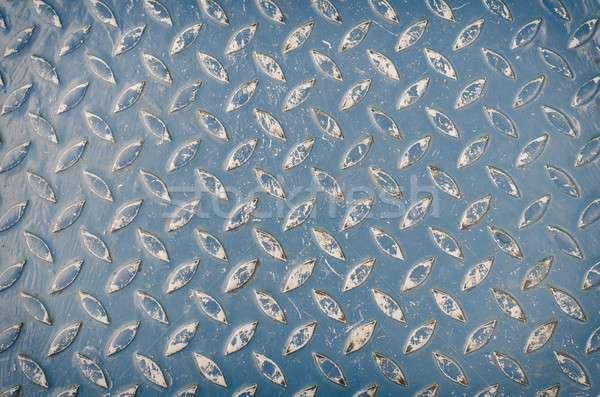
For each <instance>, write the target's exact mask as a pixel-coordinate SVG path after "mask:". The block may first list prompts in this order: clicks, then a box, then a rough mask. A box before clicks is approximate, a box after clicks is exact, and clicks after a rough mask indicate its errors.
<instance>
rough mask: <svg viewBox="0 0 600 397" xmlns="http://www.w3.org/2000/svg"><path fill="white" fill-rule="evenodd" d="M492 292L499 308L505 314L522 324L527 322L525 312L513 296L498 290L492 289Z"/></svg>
mask: <svg viewBox="0 0 600 397" xmlns="http://www.w3.org/2000/svg"><path fill="white" fill-rule="evenodd" d="M491 291H492V295H493V296H494V299H495V300H496V303H497V304H498V307H499V308H500V310H502V311H503V312H504V314H506V315H507V316H508V317H511V318H514V319H515V320H519V321H522V322H525V321H526V320H527V319H526V317H525V312H524V311H523V309H522V308H521V306H520V305H519V303H518V302H517V300H516V299H515V298H514V297H513V296H512V295H510V294H508V293H507V292H504V291H500V290H499V289H496V288H491Z"/></svg>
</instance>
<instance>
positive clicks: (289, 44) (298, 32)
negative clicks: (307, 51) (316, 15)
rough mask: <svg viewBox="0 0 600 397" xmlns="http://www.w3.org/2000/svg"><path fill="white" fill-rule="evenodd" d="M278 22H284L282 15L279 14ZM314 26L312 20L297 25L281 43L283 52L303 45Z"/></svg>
mask: <svg viewBox="0 0 600 397" xmlns="http://www.w3.org/2000/svg"><path fill="white" fill-rule="evenodd" d="M273 4H274V3H273ZM278 22H280V23H285V22H284V20H283V15H281V18H280V19H279V20H278ZM314 26H315V23H314V22H308V23H305V24H304V25H301V26H298V27H297V28H296V29H295V30H294V31H293V32H292V33H290V35H289V36H288V37H287V39H286V40H285V42H284V43H283V53H284V54H285V53H287V52H290V51H293V50H295V49H297V48H300V47H301V46H302V45H304V43H306V41H307V40H308V38H309V37H310V34H311V33H312V29H313V27H314Z"/></svg>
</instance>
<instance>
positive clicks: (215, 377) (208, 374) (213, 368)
mask: <svg viewBox="0 0 600 397" xmlns="http://www.w3.org/2000/svg"><path fill="white" fill-rule="evenodd" d="M206 1H210V0H205V2H206ZM194 358H195V359H196V365H197V366H198V370H199V371H200V374H201V375H202V376H204V377H205V378H206V379H208V380H209V381H211V382H212V383H214V384H215V385H218V386H222V387H227V382H225V376H224V375H223V372H222V371H221V368H219V366H218V365H217V364H216V363H215V362H214V361H213V360H211V359H210V358H208V357H206V356H203V355H202V354H199V353H194Z"/></svg>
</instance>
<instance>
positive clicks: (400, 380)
mask: <svg viewBox="0 0 600 397" xmlns="http://www.w3.org/2000/svg"><path fill="white" fill-rule="evenodd" d="M373 359H375V365H377V368H379V370H380V371H381V373H382V374H383V375H384V376H385V377H386V378H388V380H389V381H390V382H393V383H396V384H398V385H400V386H404V387H408V382H407V381H406V377H405V376H404V373H403V372H402V369H401V368H400V366H399V365H398V364H397V363H396V362H395V361H394V360H392V359H391V358H389V357H387V356H385V355H383V354H381V353H376V352H373Z"/></svg>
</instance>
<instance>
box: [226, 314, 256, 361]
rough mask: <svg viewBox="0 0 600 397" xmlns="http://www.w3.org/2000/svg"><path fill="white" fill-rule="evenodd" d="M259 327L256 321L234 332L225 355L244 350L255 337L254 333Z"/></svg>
mask: <svg viewBox="0 0 600 397" xmlns="http://www.w3.org/2000/svg"><path fill="white" fill-rule="evenodd" d="M257 325H258V321H254V322H251V323H248V324H244V325H242V326H240V327H239V328H238V329H236V330H235V331H233V333H232V334H231V336H230V337H229V341H228V342H227V347H226V348H225V355H228V354H231V353H235V352H237V351H238V350H241V349H242V348H244V347H245V346H246V345H247V344H248V343H250V341H251V340H252V337H253V336H254V332H255V331H256V326H257Z"/></svg>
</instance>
